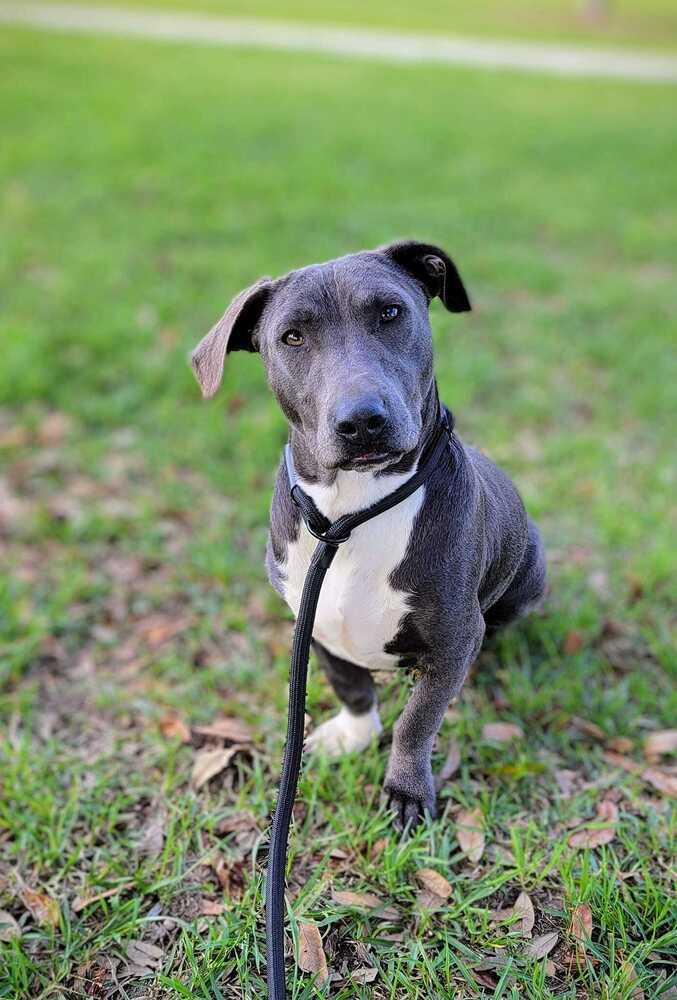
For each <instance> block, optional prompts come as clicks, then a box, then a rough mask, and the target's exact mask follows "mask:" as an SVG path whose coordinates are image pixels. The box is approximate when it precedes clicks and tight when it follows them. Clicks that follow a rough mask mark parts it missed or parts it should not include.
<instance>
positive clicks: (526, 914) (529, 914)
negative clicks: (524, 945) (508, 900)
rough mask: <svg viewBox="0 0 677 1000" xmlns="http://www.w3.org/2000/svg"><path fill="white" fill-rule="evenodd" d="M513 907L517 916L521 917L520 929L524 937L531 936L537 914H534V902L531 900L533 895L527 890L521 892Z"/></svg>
mask: <svg viewBox="0 0 677 1000" xmlns="http://www.w3.org/2000/svg"><path fill="white" fill-rule="evenodd" d="M512 909H513V913H514V914H515V916H518V917H519V918H520V930H521V932H522V937H525V938H528V937H531V932H532V930H533V927H534V921H535V919H536V915H535V914H534V904H533V903H532V902H531V897H530V896H527V894H526V892H521V893H520V894H519V896H518V897H517V899H516V900H515V904H514V906H513V908H512Z"/></svg>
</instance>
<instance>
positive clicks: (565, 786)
mask: <svg viewBox="0 0 677 1000" xmlns="http://www.w3.org/2000/svg"><path fill="white" fill-rule="evenodd" d="M577 778H578V774H577V773H576V771H570V770H568V769H567V768H560V769H558V770H556V771H555V781H556V782H557V787H558V788H559V790H560V792H561V795H562V798H563V799H569V798H571V793H572V792H573V790H574V787H575V784H576V779H577Z"/></svg>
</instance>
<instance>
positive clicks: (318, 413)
mask: <svg viewBox="0 0 677 1000" xmlns="http://www.w3.org/2000/svg"><path fill="white" fill-rule="evenodd" d="M434 295H439V297H440V298H441V299H442V301H443V302H444V304H445V305H446V307H447V308H448V309H449V310H450V311H455V312H462V311H466V310H467V309H469V308H470V304H469V301H468V298H467V295H466V292H465V289H464V287H463V284H462V282H461V279H460V277H459V275H458V272H457V270H456V268H455V266H454V265H453V263H452V262H451V261H450V259H449V258H448V257H447V255H446V254H445V253H444V251H442V250H441V249H439V248H438V247H434V246H431V245H429V244H421V243H415V242H413V241H410V242H403V243H397V244H392V245H391V246H390V247H384V248H382V249H380V250H378V251H371V252H363V253H359V254H353V255H350V256H348V257H343V258H339V259H338V260H336V261H330V262H328V263H327V264H321V265H313V266H311V267H308V268H303V269H301V270H300V271H294V272H291V273H290V274H289V275H286V276H285V277H283V278H280V279H277V280H276V281H270V280H268V279H264V280H262V281H260V282H258V283H257V284H256V285H255V286H252V288H251V289H249V290H246V291H245V292H243V293H241V295H240V296H238V298H237V299H236V300H235V301H234V302H233V304H232V305H231V307H230V308H229V310H228V311H227V313H226V314H225V316H224V317H223V319H222V320H221V321H220V323H219V324H217V326H216V327H214V329H213V330H212V331H210V333H209V334H208V335H207V337H205V338H204V340H203V341H202V342H201V344H200V345H199V346H198V348H197V349H196V351H195V354H194V357H193V365H194V368H195V371H196V374H197V376H198V379H199V380H200V383H201V385H202V387H203V392H204V393H205V395H211V394H213V392H215V391H216V388H218V384H219V382H220V378H221V370H222V367H223V361H224V357H225V354H226V353H227V351H228V350H232V349H246V350H258V351H260V353H261V355H262V357H263V360H264V363H265V366H266V370H267V374H268V379H269V382H270V385H271V387H272V389H273V392H274V393H275V395H276V396H277V398H278V401H279V402H280V405H281V407H282V409H283V412H284V413H285V415H286V417H287V419H288V421H289V425H290V441H291V445H292V450H293V455H294V462H295V465H296V468H297V470H298V471H299V473H300V475H301V476H302V478H303V479H304V480H306V481H309V482H320V483H331V482H332V481H333V480H334V478H335V476H336V474H337V471H338V469H354V468H358V467H359V465H360V464H361V462H360V456H359V455H358V449H359V448H360V447H362V448H363V447H364V442H362V443H361V444H356V445H354V444H351V443H350V442H346V441H345V440H343V438H341V437H340V435H339V434H337V433H336V428H335V413H336V410H337V407H338V405H339V404H341V405H343V404H344V402H345V399H346V396H348V397H351V396H354V397H355V398H358V397H359V398H363V396H364V394H365V393H371V394H373V393H376V394H378V396H379V398H380V399H381V400H382V402H383V405H384V407H385V412H386V413H387V419H386V424H385V426H384V428H383V431H382V433H381V432H380V433H379V438H378V444H379V449H378V450H379V451H382V452H387V454H388V456H389V459H390V460H389V461H387V462H386V463H385V465H384V464H383V461H382V460H381V462H380V463H378V465H377V468H376V474H377V475H379V476H389V475H392V474H394V473H396V472H398V473H401V472H406V471H408V469H410V468H412V467H414V466H415V463H416V461H417V459H418V457H419V455H420V453H421V451H422V449H423V448H424V447H425V444H426V442H427V440H428V439H429V436H430V435H431V433H432V431H433V428H434V426H435V420H436V417H437V390H436V386H435V382H434V375H433V367H432V343H431V335H430V326H429V321H428V314H427V308H428V304H429V301H430V299H431V298H432V297H433V296H434ZM390 302H397V304H398V305H399V306H401V312H400V315H399V316H398V322H397V324H396V325H392V324H391V323H388V325H387V326H386V325H384V324H383V323H381V321H380V319H379V318H378V317H379V315H380V314H379V309H380V308H382V306H383V305H387V304H388V303H390ZM290 327H291V328H293V329H294V330H301V332H302V334H303V336H304V341H303V346H302V347H300V348H299V347H289V346H286V345H284V349H283V347H282V345H281V341H280V335H281V333H282V332H284V330H286V329H289V328H290ZM299 530H300V520H299V515H298V511H297V509H296V507H295V506H294V505H293V504H292V502H291V499H290V496H289V484H288V482H287V476H286V472H285V467H284V462H281V464H280V467H279V469H278V475H277V481H276V485H275V491H274V496H273V502H272V507H271V523H270V534H269V540H268V547H267V555H266V565H267V569H268V574H269V577H270V580H271V583H272V584H273V586H274V587H276V589H277V590H279V591H280V592H283V584H284V579H283V576H282V573H283V571H284V563H285V560H286V553H287V548H288V546H289V544H290V543H292V542H294V541H295V540H296V539H297V538H298V533H299ZM545 575H546V564H545V554H544V550H543V546H542V543H541V540H540V537H539V534H538V531H537V529H536V527H535V525H534V523H533V522H532V521H531V520H530V519H529V518H528V517H527V515H526V513H525V511H524V507H523V504H522V501H521V499H520V496H519V494H518V492H517V490H516V489H515V487H514V486H513V484H512V483H511V481H510V479H509V478H508V477H507V476H506V475H505V473H503V472H502V471H501V470H500V469H499V468H497V466H495V465H494V464H493V463H492V462H491V461H489V459H488V458H486V457H485V456H484V455H482V454H480V453H479V452H477V451H475V450H474V449H473V448H470V447H468V446H466V445H464V444H463V443H462V442H461V440H460V438H459V437H458V436H457V435H456V434H454V437H453V443H452V457H451V462H450V463H447V464H446V465H444V466H441V467H439V468H437V469H436V470H434V471H433V473H432V475H431V476H430V478H429V479H428V481H427V483H426V486H425V499H424V502H423V505H422V507H421V509H420V511H419V513H418V515H417V517H416V519H415V522H414V526H413V530H412V533H411V536H410V539H409V544H408V547H407V551H406V554H405V557H404V559H403V560H402V562H401V563H400V565H399V566H397V567H396V569H395V570H394V571H393V572H392V573H391V576H390V581H389V582H390V584H391V586H392V587H393V588H394V589H396V590H399V591H403V592H405V593H406V594H407V595H409V598H408V604H409V607H410V608H411V610H410V611H409V612H408V613H407V614H405V615H404V617H403V619H402V620H401V622H400V627H399V629H398V631H397V634H396V635H394V636H392V638H391V639H390V641H389V642H388V643H387V645H386V647H385V650H386V652H389V653H393V654H395V655H396V656H398V657H399V662H400V664H401V665H403V666H416V667H417V669H418V671H419V673H418V680H417V681H416V684H415V687H414V689H413V692H412V694H411V697H410V698H409V701H408V703H407V705H406V707H405V709H404V711H403V712H402V715H401V716H400V718H399V719H398V721H397V723H396V725H395V729H394V733H393V744H392V749H391V753H390V760H389V764H388V768H387V773H386V779H385V790H386V793H387V795H388V797H389V800H390V803H391V805H392V807H393V810H394V815H395V823H396V825H397V826H398V827H399V828H401V827H403V826H406V825H407V824H414V823H416V822H418V820H419V819H420V818H421V817H422V815H423V814H424V813H425V812H429V813H430V814H434V811H435V794H434V785H433V777H432V770H431V762H430V761H431V753H432V748H433V742H434V739H435V735H436V733H437V730H438V728H439V726H440V723H441V721H442V718H443V716H444V713H445V711H446V708H447V706H448V704H449V702H450V700H451V699H452V698H454V697H455V696H456V695H457V694H458V693H459V691H460V689H461V687H462V685H463V682H464V680H465V677H466V675H467V672H468V669H469V667H470V665H471V664H472V662H473V660H474V659H475V657H476V656H477V654H478V652H479V649H480V646H481V644H482V640H483V638H484V635H485V632H486V631H487V630H493V629H494V628H497V627H500V626H502V625H505V624H508V623H509V622H510V621H513V620H514V619H515V618H517V617H518V616H520V615H521V614H523V613H524V612H525V611H526V610H528V609H529V608H530V607H531V606H533V605H534V604H535V603H537V602H538V600H539V599H540V598H541V596H542V595H543V592H544V589H545ZM315 646H316V650H317V653H318V657H319V659H320V662H321V663H322V665H323V666H324V668H325V670H326V672H327V674H328V677H329V680H330V681H331V683H332V685H333V687H334V690H335V691H336V693H337V695H338V696H339V698H340V699H341V700H342V701H343V703H344V704H346V705H347V706H348V708H350V709H351V710H352V711H353V712H355V713H361V712H366V711H368V710H369V708H370V707H371V705H372V704H373V700H374V693H373V684H372V680H371V676H370V674H369V672H368V671H367V670H365V669H364V668H362V667H360V666H358V665H356V664H352V663H347V662H346V661H344V660H341V659H339V658H338V657H336V656H333V655H332V654H331V653H329V652H328V651H327V650H326V649H323V648H322V647H321V646H318V644H317V643H316V644H315Z"/></svg>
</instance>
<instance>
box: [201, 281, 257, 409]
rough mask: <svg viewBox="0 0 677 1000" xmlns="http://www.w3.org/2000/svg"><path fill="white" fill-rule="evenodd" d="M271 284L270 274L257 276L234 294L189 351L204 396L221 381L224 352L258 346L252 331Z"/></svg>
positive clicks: (250, 349)
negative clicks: (205, 333)
mask: <svg viewBox="0 0 677 1000" xmlns="http://www.w3.org/2000/svg"><path fill="white" fill-rule="evenodd" d="M272 288H273V282H272V281H271V279H270V278H260V279H259V280H258V281H257V282H256V283H255V284H253V285H251V286H250V287H249V288H245V289H244V291H242V292H240V293H239V295H236V296H235V298H234V299H233V301H232V302H231V303H230V305H229V306H228V308H227V309H226V311H225V313H224V314H223V316H222V317H221V319H220V320H219V321H218V323H217V324H216V326H213V327H212V328H211V330H210V331H209V333H208V334H207V335H206V337H203V338H202V340H201V341H200V343H199V344H198V345H197V347H196V348H195V350H194V351H193V353H192V354H191V357H190V363H191V365H192V368H193V371H194V372H195V377H196V378H197V380H198V382H199V383H200V388H201V389H202V395H203V396H204V397H205V399H209V398H210V397H211V396H213V395H214V393H215V392H216V390H217V389H218V388H219V386H220V385H221V378H222V377H223V364H224V361H225V360H226V354H227V353H229V352H230V351H257V350H258V347H257V344H256V341H255V339H254V331H255V330H256V326H257V324H258V322H259V319H260V318H261V313H262V311H263V307H264V306H265V304H266V302H267V301H268V298H269V296H270V293H271V290H272Z"/></svg>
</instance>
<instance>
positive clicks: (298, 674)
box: [266, 407, 452, 1000]
mask: <svg viewBox="0 0 677 1000" xmlns="http://www.w3.org/2000/svg"><path fill="white" fill-rule="evenodd" d="M451 435H452V425H451V423H450V419H449V416H448V415H447V412H446V410H444V409H443V408H442V407H440V408H439V418H438V422H437V426H436V428H435V432H434V435H433V437H432V439H431V441H430V443H429V445H428V446H427V448H426V450H425V451H424V453H423V455H422V456H421V459H420V461H419V465H418V469H417V471H416V472H415V473H414V474H413V475H412V476H411V478H410V479H408V480H407V481H406V482H405V483H403V484H402V485H401V486H399V487H398V488H397V489H396V490H394V492H393V493H389V494H388V496H386V497H384V498H383V499H382V500H378V501H377V502H376V503H375V504H372V506H371V507H367V508H365V510H361V511H357V512H356V513H354V514H344V515H343V516H342V517H339V518H338V520H336V521H334V522H333V523H332V522H330V521H329V520H328V519H327V518H326V517H325V516H324V514H322V513H321V512H320V511H319V510H318V509H317V507H316V506H315V503H314V501H313V500H312V498H311V497H309V496H308V494H307V493H304V491H303V490H302V489H301V487H300V486H299V484H298V477H297V475H296V470H295V468H294V462H293V459H292V454H291V447H290V446H289V445H287V446H286V448H285V462H286V465H287V476H288V478H289V485H290V491H291V498H292V500H293V502H294V503H295V504H296V506H297V507H298V508H299V511H300V512H301V517H302V518H303V520H304V521H305V524H306V527H307V528H308V531H309V532H310V533H311V535H314V536H315V538H317V539H318V544H317V547H316V549H315V551H314V552H313V556H312V559H311V560H310V566H309V567H308V573H307V575H306V579H305V582H304V584H303V593H302V594H301V604H300V607H299V611H298V615H297V617H296V627H295V629H294V641H293V644H292V654H291V669H290V673H289V711H288V716H287V742H286V745H285V750H284V760H283V762H282V777H281V779H280V791H279V794H278V799H277V806H276V808H275V815H274V817H273V826H272V831H271V835H270V853H269V856H268V871H267V874H266V954H267V960H268V997H269V1000H284V998H285V997H286V995H287V993H286V987H285V974H284V887H285V869H286V867H287V839H288V836H289V823H290V821H291V815H292V809H293V806H294V797H295V795H296V786H297V783H298V777H299V769H300V767H301V755H302V753H303V728H304V726H303V724H304V716H305V708H306V680H307V677H308V656H309V653H310V640H311V638H312V634H313V624H314V622H315V612H316V610H317V602H318V600H319V597H320V590H321V589H322V581H323V580H324V577H325V574H326V572H327V570H328V569H329V567H330V566H331V564H332V561H333V559H334V556H335V555H336V553H337V551H338V547H339V545H341V543H342V542H346V541H347V540H348V539H349V538H350V533H351V532H352V531H353V530H354V529H355V528H357V527H359V525H361V524H364V522H365V521H369V520H371V518H372V517H376V516H377V515H378V514H382V513H383V512H384V511H386V510H390V508H391V507H395V506H396V505H397V504H398V503H401V502H402V500H406V498H407V497H409V496H411V494H412V493H414V492H415V491H416V490H417V489H419V487H420V486H422V485H423V483H424V482H425V480H426V479H427V478H428V476H429V475H430V473H431V472H432V470H433V469H434V468H435V466H436V465H437V463H438V462H439V460H440V459H441V457H442V455H443V454H444V453H445V451H446V452H447V453H448V454H449V452H450V444H451Z"/></svg>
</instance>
